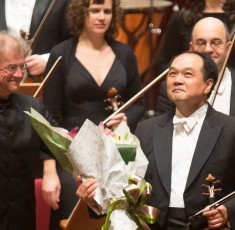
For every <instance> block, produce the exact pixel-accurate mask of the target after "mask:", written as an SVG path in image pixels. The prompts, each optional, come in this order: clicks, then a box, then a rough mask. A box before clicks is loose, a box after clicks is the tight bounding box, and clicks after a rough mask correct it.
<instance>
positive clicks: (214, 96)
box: [211, 27, 235, 107]
mask: <svg viewBox="0 0 235 230" xmlns="http://www.w3.org/2000/svg"><path fill="white" fill-rule="evenodd" d="M234 29H235V27H234V28H233V30H234ZM233 30H232V31H233ZM234 40H235V33H233V36H232V40H231V45H230V47H229V49H228V52H227V55H226V57H225V60H224V63H223V66H222V69H221V71H220V72H219V76H218V80H217V83H216V85H215V88H214V92H213V95H212V100H211V106H212V107H213V104H214V102H215V98H216V95H217V92H218V90H219V86H220V84H221V81H222V79H223V76H224V72H225V68H226V66H227V62H228V59H229V56H230V54H231V52H232V49H233V45H234Z"/></svg>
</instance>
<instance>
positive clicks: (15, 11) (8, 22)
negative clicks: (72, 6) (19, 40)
mask: <svg viewBox="0 0 235 230" xmlns="http://www.w3.org/2000/svg"><path fill="white" fill-rule="evenodd" d="M51 2H52V1H51V0H30V1H28V0H21V1H15V0H1V1H0V30H6V31H8V32H9V33H10V34H12V35H14V36H17V37H20V36H21V33H20V30H22V31H23V32H24V33H25V34H26V38H27V37H28V39H32V38H33V37H34V35H35V32H36V31H37V29H38V27H39V25H40V23H41V21H42V18H43V16H44V15H45V13H46V12H47V9H48V7H49V5H50V3H51ZM68 2H69V0H56V1H55V3H54V6H53V8H52V10H51V11H50V13H49V16H48V17H47V20H46V22H45V24H44V25H43V27H42V29H41V31H40V32H39V34H38V36H37V38H36V39H35V44H34V46H33V47H32V55H29V56H28V57H26V59H25V61H26V64H27V68H28V71H29V74H30V75H31V76H38V75H41V74H43V73H44V71H45V67H46V63H47V60H48V58H49V52H50V50H51V48H52V47H53V46H55V45H56V44H58V43H60V42H62V41H63V40H65V39H67V38H68V37H69V32H68V28H67V23H66V19H65V13H66V8H67V4H68Z"/></svg>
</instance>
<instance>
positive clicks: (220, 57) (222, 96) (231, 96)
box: [157, 17, 235, 116]
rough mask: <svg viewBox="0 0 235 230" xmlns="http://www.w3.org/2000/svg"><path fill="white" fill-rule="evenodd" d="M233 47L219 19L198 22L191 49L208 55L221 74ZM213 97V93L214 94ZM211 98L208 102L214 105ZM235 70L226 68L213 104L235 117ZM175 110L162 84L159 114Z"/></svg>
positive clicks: (226, 30) (158, 104) (217, 108)
mask: <svg viewBox="0 0 235 230" xmlns="http://www.w3.org/2000/svg"><path fill="white" fill-rule="evenodd" d="M230 45H231V41H230V40H229V33H228V29H227V27H226V25H224V23H223V22H222V21H220V20H219V19H217V18H213V17H207V18H204V19H201V20H200V21H198V22H197V23H196V24H195V26H194V28H193V31H192V37H191V42H190V44H189V48H190V50H192V51H197V52H202V53H208V54H209V55H210V56H211V58H212V59H213V60H214V62H215V63H216V65H217V67H218V71H219V72H220V71H221V69H222V66H223V63H224V61H225V58H226V55H227V52H228V50H229V47H230ZM212 95H213V93H212ZM212 97H213V96H211V97H210V98H209V99H208V101H209V102H210V103H212ZM234 102H235V70H234V69H232V68H230V67H229V66H228V67H226V69H225V72H224V75H223V79H222V81H221V84H220V87H219V89H218V92H217V95H216V97H215V100H214V102H213V107H214V108H215V109H216V110H217V111H220V112H223V113H225V114H228V115H232V116H235V103H234ZM172 108H174V105H173V104H172V103H171V102H170V100H169V99H168V97H167V94H166V84H165V82H163V83H162V85H161V89H160V95H159V97H158V103H157V112H158V113H164V112H166V111H169V110H171V109H172Z"/></svg>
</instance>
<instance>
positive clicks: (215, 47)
mask: <svg viewBox="0 0 235 230" xmlns="http://www.w3.org/2000/svg"><path fill="white" fill-rule="evenodd" d="M197 41H203V42H204V43H203V44H197ZM214 41H220V43H219V44H215V43H213V42H214ZM227 42H229V41H228V40H226V41H222V40H221V39H219V38H214V39H212V40H211V41H209V42H207V41H206V40H204V39H197V40H196V42H192V44H193V45H195V46H197V47H198V48H199V49H200V50H201V51H203V50H205V49H206V46H207V44H208V43H209V44H210V47H211V48H212V49H213V50H217V49H221V48H222V45H223V44H224V43H227ZM203 46H204V47H203ZM202 47H203V48H202Z"/></svg>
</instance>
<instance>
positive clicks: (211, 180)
mask: <svg viewBox="0 0 235 230" xmlns="http://www.w3.org/2000/svg"><path fill="white" fill-rule="evenodd" d="M205 181H206V182H207V184H203V185H202V187H205V188H207V192H203V193H202V195H206V196H208V197H209V204H213V203H214V202H215V193H216V192H220V191H222V189H221V188H215V186H216V185H217V184H220V183H221V182H220V180H216V179H215V177H214V176H212V174H208V176H207V177H206V178H205Z"/></svg>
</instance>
